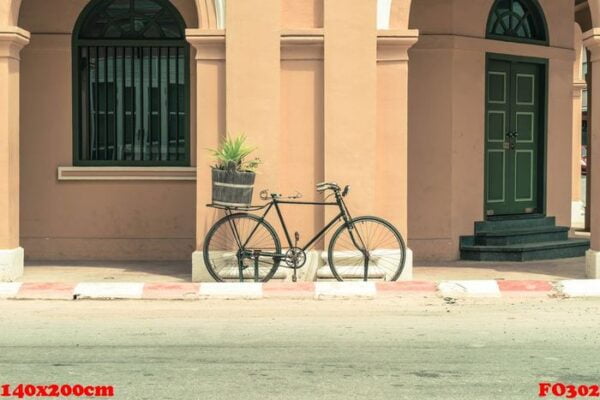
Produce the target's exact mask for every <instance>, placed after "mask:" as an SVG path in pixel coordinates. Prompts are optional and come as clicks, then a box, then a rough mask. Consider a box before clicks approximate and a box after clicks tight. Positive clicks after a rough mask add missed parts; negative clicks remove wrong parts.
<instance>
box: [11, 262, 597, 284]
mask: <svg viewBox="0 0 600 400" xmlns="http://www.w3.org/2000/svg"><path fill="white" fill-rule="evenodd" d="M191 269H192V266H191V262H189V261H156V262H140V261H93V262H92V261H85V262H83V261H82V262H28V263H27V264H26V266H25V275H24V276H23V279H21V281H22V282H61V283H78V282H146V283H169V282H171V283H172V282H190V281H191ZM584 278H585V258H584V257H579V258H570V259H564V260H551V261H531V262H523V263H512V262H510V263H501V262H472V261H452V262H443V263H438V262H415V266H414V270H413V279H414V280H415V281H433V282H439V281H445V280H490V279H491V280H521V281H530V280H542V281H559V280H565V279H584Z"/></svg>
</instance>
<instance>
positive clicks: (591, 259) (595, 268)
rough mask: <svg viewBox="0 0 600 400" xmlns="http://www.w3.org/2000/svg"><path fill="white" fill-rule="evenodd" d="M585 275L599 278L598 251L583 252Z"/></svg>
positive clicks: (590, 277) (599, 261)
mask: <svg viewBox="0 0 600 400" xmlns="http://www.w3.org/2000/svg"><path fill="white" fill-rule="evenodd" d="M585 276H586V277H587V278H589V279H600V251H594V250H588V251H587V252H586V253H585Z"/></svg>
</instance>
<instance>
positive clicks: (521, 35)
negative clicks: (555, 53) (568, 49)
mask: <svg viewBox="0 0 600 400" xmlns="http://www.w3.org/2000/svg"><path fill="white" fill-rule="evenodd" d="M487 37H488V38H490V39H498V40H507V41H523V42H531V43H537V44H547V43H548V33H547V29H546V19H545V18H544V13H543V11H542V8H541V7H540V5H539V4H538V2H537V0H496V1H495V2H494V5H493V6H492V11H491V12H490V16H489V19H488V25H487Z"/></svg>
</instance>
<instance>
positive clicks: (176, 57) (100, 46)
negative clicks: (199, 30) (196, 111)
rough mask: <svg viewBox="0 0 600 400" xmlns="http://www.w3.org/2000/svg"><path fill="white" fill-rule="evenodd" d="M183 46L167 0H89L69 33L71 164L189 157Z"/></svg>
mask: <svg viewBox="0 0 600 400" xmlns="http://www.w3.org/2000/svg"><path fill="white" fill-rule="evenodd" d="M189 97H190V96H189V47H188V44H187V43H186V41H185V23H184V21H183V18H182V17H181V15H180V14H179V12H178V11H177V10H176V9H175V7H174V6H173V5H172V4H171V3H170V2H169V1H168V0H93V1H92V2H91V3H90V4H89V5H88V6H87V7H86V8H85V10H84V11H83V13H82V15H81V16H80V17H79V20H78V22H77V24H76V26H75V31H74V33H73V99H74V109H73V115H74V137H73V139H74V140H73V144H74V149H73V155H74V160H73V162H74V164H75V165H122V166H127V165H134V166H135V165H137V166H144V165H165V166H167V165H170V166H173V165H189V162H190V157H189Z"/></svg>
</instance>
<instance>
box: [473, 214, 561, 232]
mask: <svg viewBox="0 0 600 400" xmlns="http://www.w3.org/2000/svg"><path fill="white" fill-rule="evenodd" d="M555 225H556V218H554V217H543V216H539V217H538V216H532V217H529V218H512V219H497V220H489V221H479V222H475V235H477V234H478V233H479V232H499V231H513V230H517V229H535V228H542V227H549V226H555Z"/></svg>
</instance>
